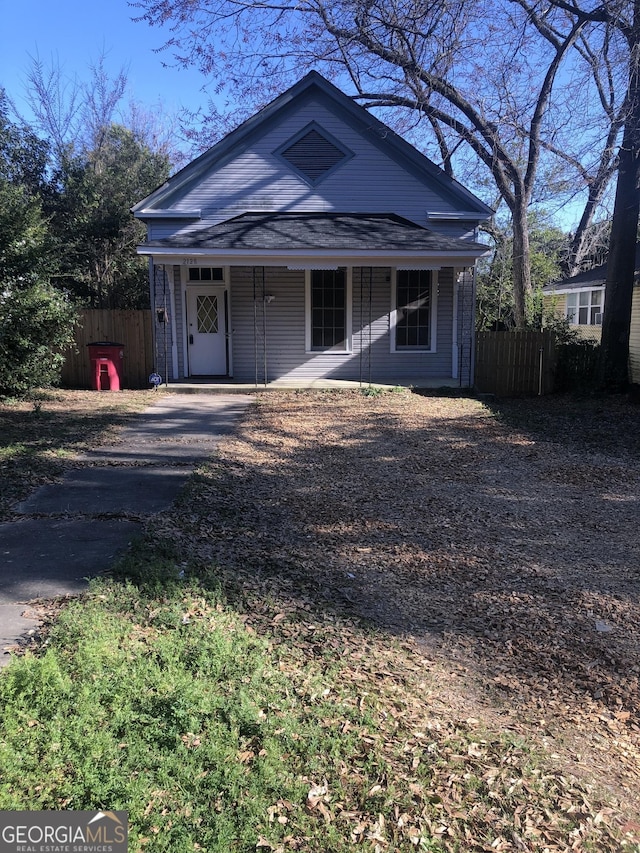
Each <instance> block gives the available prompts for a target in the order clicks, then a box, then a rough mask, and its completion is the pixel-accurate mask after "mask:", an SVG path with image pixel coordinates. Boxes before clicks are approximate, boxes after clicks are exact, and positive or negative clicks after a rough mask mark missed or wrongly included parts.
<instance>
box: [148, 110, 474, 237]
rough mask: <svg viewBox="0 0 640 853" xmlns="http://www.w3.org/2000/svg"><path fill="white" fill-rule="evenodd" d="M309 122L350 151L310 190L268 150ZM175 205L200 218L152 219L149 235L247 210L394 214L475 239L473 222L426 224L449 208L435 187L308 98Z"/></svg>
mask: <svg viewBox="0 0 640 853" xmlns="http://www.w3.org/2000/svg"><path fill="white" fill-rule="evenodd" d="M311 122H315V123H316V125H318V126H319V127H320V128H322V129H324V130H326V131H327V132H328V133H329V134H331V135H332V136H333V137H335V138H336V139H337V140H338V141H339V142H340V143H341V144H342V145H343V146H345V147H346V148H347V149H348V150H349V151H351V152H352V153H353V155H355V156H353V157H351V159H349V160H348V161H347V162H346V163H344V165H341V166H339V167H337V168H336V169H335V170H334V171H333V173H331V174H330V175H329V176H328V177H327V178H325V179H324V180H322V181H320V183H319V184H318V185H317V186H315V187H312V186H310V185H309V184H308V183H306V182H305V181H304V180H303V179H302V178H301V177H300V176H299V175H298V174H297V173H296V172H295V171H294V170H293V169H290V168H289V167H288V166H287V165H286V164H285V163H284V162H283V161H282V160H281V159H280V158H279V157H278V156H277V155H276V154H275V153H274V152H275V151H277V150H278V149H279V148H280V146H282V145H283V144H284V143H285V142H287V141H288V140H290V139H291V138H292V137H293V136H295V134H296V133H298V131H300V130H302V129H303V128H304V127H306V126H307V125H308V124H310V123H311ZM174 209H175V210H178V211H179V210H182V211H188V210H200V211H201V217H202V218H201V219H200V220H195V221H189V222H185V221H184V220H182V221H181V220H173V221H171V220H152V221H151V222H150V223H149V239H150V240H156V239H163V238H166V237H171V236H173V235H174V234H176V233H178V232H180V233H189V232H191V231H193V230H197V229H200V228H203V227H206V226H207V225H214V224H216V223H218V222H222V221H224V220H227V219H230V218H232V217H234V216H238V215H240V214H242V213H246V212H248V211H280V212H284V211H304V212H314V211H335V212H339V213H396V214H398V215H400V216H403V217H405V218H407V219H409V220H412V221H414V222H417V223H418V224H420V225H423V226H425V227H427V228H430V229H431V230H433V231H437V232H439V233H443V234H447V235H449V236H459V237H463V236H468V237H473V224H472V223H469V222H439V221H431V222H430V221H429V220H428V217H427V212H431V213H434V212H453V211H454V210H455V207H454V203H453V202H452V201H451V199H448V198H445V197H444V195H443V194H442V193H440V192H439V188H438V186H437V184H435V183H433V184H431V185H427V183H425V182H424V181H420V180H419V179H418V178H417V177H416V175H415V174H413V173H412V172H411V171H409V170H408V169H405V168H403V167H402V166H401V165H399V164H398V163H397V162H396V161H395V160H393V159H392V158H391V157H388V156H386V154H385V153H384V152H383V151H381V150H380V149H379V148H378V147H377V146H376V145H374V144H372V142H370V141H369V140H368V139H366V138H365V137H363V136H362V135H361V133H360V132H359V131H357V130H354V129H353V128H352V127H351V126H350V124H348V123H347V122H345V121H344V120H343V119H342V118H340V116H338V115H337V114H336V113H334V112H333V111H332V110H330V109H328V108H327V106H326V105H325V104H324V102H323V101H322V100H321V99H317V98H313V97H309V98H307V99H306V101H305V102H304V103H303V104H302V105H301V106H300V107H299V108H298V109H297V110H296V111H295V112H293V113H291V114H289V115H286V116H284V117H283V119H282V121H281V122H280V123H279V124H278V125H277V126H275V127H272V128H271V129H270V130H267V132H265V134H264V135H263V136H261V137H260V138H259V139H257V140H255V141H254V142H253V143H252V144H251V145H250V146H249V147H248V148H246V149H245V150H240V151H239V152H238V154H237V156H236V157H234V158H233V159H231V160H230V161H229V162H226V163H223V165H221V166H219V167H217V168H214V169H213V170H212V171H211V172H209V173H208V174H206V175H203V176H200V177H199V179H198V182H197V183H196V184H195V185H194V186H193V187H191V188H186V190H185V191H184V194H183V195H182V196H181V198H180V200H179V201H176V203H175V205H174Z"/></svg>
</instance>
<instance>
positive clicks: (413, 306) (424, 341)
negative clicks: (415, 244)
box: [392, 270, 435, 352]
mask: <svg viewBox="0 0 640 853" xmlns="http://www.w3.org/2000/svg"><path fill="white" fill-rule="evenodd" d="M394 302H395V304H394V305H393V309H394V311H395V325H394V330H393V333H394V337H393V341H392V344H393V349H394V350H395V351H396V352H403V351H416V350H424V351H431V350H433V349H435V346H434V344H435V341H434V328H433V324H434V318H435V311H434V294H433V273H432V271H431V270H398V271H397V273H396V286H395V300H394Z"/></svg>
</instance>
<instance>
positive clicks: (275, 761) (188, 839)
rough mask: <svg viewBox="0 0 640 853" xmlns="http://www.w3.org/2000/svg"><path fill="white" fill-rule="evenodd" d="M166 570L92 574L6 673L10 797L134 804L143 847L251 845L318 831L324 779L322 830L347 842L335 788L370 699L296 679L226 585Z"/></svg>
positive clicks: (5, 762)
mask: <svg viewBox="0 0 640 853" xmlns="http://www.w3.org/2000/svg"><path fill="white" fill-rule="evenodd" d="M161 574H162V572H161V571H159V572H158V571H156V573H155V576H153V577H151V579H150V584H149V586H148V587H147V588H139V587H137V586H134V585H132V584H131V583H122V584H120V583H117V582H112V583H105V584H102V585H101V586H96V587H95V588H94V591H93V593H92V594H91V595H89V596H88V597H87V599H86V600H82V601H78V602H74V603H72V604H71V605H70V606H69V607H68V608H66V609H65V610H64V611H63V613H62V615H61V617H60V620H59V622H58V624H57V625H56V627H55V628H54V630H53V631H52V633H51V635H50V637H49V640H48V643H47V648H46V651H44V653H43V654H42V655H41V656H39V657H38V656H34V655H27V656H25V657H24V658H21V659H17V660H16V661H14V663H13V664H12V665H11V666H10V667H9V669H8V671H7V672H5V673H4V674H3V677H2V678H1V679H0V706H1V707H2V711H1V712H0V714H1V721H2V723H1V726H2V731H3V736H2V739H1V740H0V778H1V782H0V809H20V808H28V809H63V808H69V809H94V808H100V807H104V808H107V807H108V808H113V809H124V810H127V811H128V812H129V817H130V822H131V827H132V836H131V838H132V840H131V849H132V850H137V849H147V850H153V851H158V853H159V852H160V851H171V853H176V851H182V850H198V849H200V850H207V851H229V850H239V851H240V850H254V849H255V846H256V844H257V843H258V841H259V840H260V838H262V839H263V841H264V843H265V844H266V843H267V840H270V843H271V842H273V844H274V846H275V845H276V844H277V843H282V841H283V839H284V838H285V837H287V836H292V833H293V835H295V837H299V838H304V837H306V834H307V829H306V828H305V824H307V823H309V824H310V825H311V826H310V828H311V829H313V828H314V825H317V823H318V817H316V815H313V814H308V813H307V794H308V792H309V791H311V790H313V789H314V788H315V789H318V786H319V787H320V789H322V786H323V785H325V786H326V793H325V794H322V796H321V797H320V800H319V801H318V803H317V804H315V806H314V808H317V810H318V811H317V815H318V816H319V818H320V825H321V827H322V838H323V839H324V841H323V842H322V844H329V845H330V849H332V850H343V849H345V850H346V849H349V847H348V844H347V845H346V846H345V842H344V838H343V834H342V832H341V830H339V829H338V828H337V827H336V826H335V823H334V822H333V820H332V821H331V822H327V821H326V820H325V818H324V817H322V813H323V811H324V809H325V808H326V809H328V806H324V800H323V798H324V797H325V796H326V795H328V792H329V791H330V792H331V794H330V797H329V796H328V797H327V801H328V800H329V799H332V800H336V798H337V799H338V800H340V799H341V798H342V797H343V794H344V790H345V788H347V787H348V782H347V780H346V779H344V780H343V778H342V776H343V775H344V774H343V773H342V774H341V768H344V767H345V766H346V763H347V762H349V763H352V762H353V759H354V755H355V754H357V755H360V747H361V743H360V738H359V736H358V733H359V731H360V728H361V727H362V726H366V725H367V724H369V725H370V724H371V720H370V719H369V718H368V716H367V713H366V712H365V713H363V712H361V711H359V710H358V708H357V707H355V708H354V707H353V706H345V707H341V706H340V699H339V697H337V696H335V694H331V691H330V690H327V688H326V685H327V684H329V683H330V679H329V678H328V676H325V678H324V679H323V680H322V681H317V677H311V678H309V677H307V676H305V679H304V687H303V689H302V692H300V690H299V689H296V686H295V685H293V684H292V682H291V679H290V678H289V677H288V676H287V675H286V674H285V673H283V672H281V671H280V670H279V669H278V666H277V664H278V661H277V656H274V655H273V652H270V651H269V643H268V641H267V640H265V639H264V638H260V637H258V636H257V635H256V634H255V633H252V632H251V631H249V630H247V627H246V626H245V624H244V623H243V621H242V620H241V619H240V618H239V617H238V616H237V615H236V614H234V613H232V612H231V611H229V610H228V609H227V608H225V606H224V604H223V602H222V601H221V600H220V596H219V594H217V593H216V592H212V591H210V590H208V591H207V590H204V589H203V588H202V587H201V586H200V585H199V584H198V583H197V582H194V581H186V582H183V581H179V580H174V581H168V580H166V579H165V582H164V583H163V584H162V589H161V590H160V588H159V585H158V584H159V577H160V576H161ZM174 574H175V573H174ZM302 700H304V701H302ZM348 720H350V721H351V722H350V727H351V729H350V732H351V733H349V732H348V731H345V732H342V729H344V728H345V723H346V721H348ZM362 760H363V761H364V762H365V763H370V759H369V758H368V757H367V756H366V755H362ZM379 772H384V770H383V769H382V770H380V771H379ZM310 811H311V812H313V811H314V809H310ZM327 813H328V812H327ZM317 843H318V844H319V843H320V841H318V842H317ZM308 849H323V847H321V846H318V847H315V846H314V845H313V843H312V845H311V846H310V847H309V848H308ZM324 849H327V848H326V847H325V848H324Z"/></svg>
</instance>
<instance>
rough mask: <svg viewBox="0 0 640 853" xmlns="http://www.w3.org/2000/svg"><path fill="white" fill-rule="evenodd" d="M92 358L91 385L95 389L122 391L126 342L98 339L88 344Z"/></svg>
mask: <svg viewBox="0 0 640 853" xmlns="http://www.w3.org/2000/svg"><path fill="white" fill-rule="evenodd" d="M87 346H88V347H89V358H90V359H91V387H92V388H93V390H94V391H120V389H121V388H122V375H123V373H122V365H123V363H124V344H116V343H113V342H112V341H96V342H94V343H91V344H87Z"/></svg>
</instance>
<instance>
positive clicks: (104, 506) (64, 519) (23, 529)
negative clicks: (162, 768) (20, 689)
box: [0, 393, 253, 666]
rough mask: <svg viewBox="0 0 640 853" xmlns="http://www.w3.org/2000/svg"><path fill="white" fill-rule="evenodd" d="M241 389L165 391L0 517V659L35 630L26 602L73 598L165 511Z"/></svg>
mask: <svg viewBox="0 0 640 853" xmlns="http://www.w3.org/2000/svg"><path fill="white" fill-rule="evenodd" d="M252 399H253V398H252V397H251V396H250V395H247V394H204V393H203V394H171V395H165V396H162V397H159V399H158V402H157V403H155V404H153V405H151V406H150V407H149V408H148V409H146V410H145V411H144V412H142V413H141V414H140V415H139V416H138V417H137V419H136V420H135V422H134V423H133V424H131V425H130V426H128V427H126V428H125V429H124V430H123V431H122V432H121V433H120V435H119V438H118V441H117V443H114V444H111V445H104V446H100V447H97V448H95V449H93V450H91V451H90V452H87V453H84V454H82V455H80V456H78V457H77V459H78V463H79V467H77V468H72V469H69V470H68V471H67V472H66V474H65V476H64V477H63V479H62V480H61V481H60V482H59V483H53V484H48V485H45V486H41V487H40V488H39V489H37V490H36V491H35V492H34V493H33V494H32V495H30V496H29V497H28V498H27V499H26V500H25V501H23V502H22V503H20V504H17V505H16V507H14V510H15V512H16V518H15V519H14V520H11V521H7V522H3V523H0V561H1V562H0V565H1V567H2V568H1V571H0V666H3V665H5V664H7V663H9V661H10V659H11V657H10V653H9V652H8V650H7V647H11V646H15V645H16V644H17V643H19V642H21V641H24V640H25V638H28V636H29V633H30V632H31V633H33V632H34V631H35V630H36V628H37V624H38V622H37V619H36V618H35V617H34V615H33V611H30V608H29V602H33V601H37V600H42V599H51V598H57V597H60V596H66V595H76V594H78V593H80V592H82V591H83V590H85V589H86V588H87V583H88V580H89V579H90V578H92V577H96V576H97V575H99V574H101V573H103V572H105V571H107V570H108V569H110V568H111V566H112V565H113V563H114V561H115V559H116V558H117V557H118V556H119V555H120V554H121V553H123V552H124V551H125V550H126V548H127V547H128V546H129V545H130V543H131V541H132V540H133V538H134V537H135V536H137V535H138V534H139V532H140V530H141V525H142V522H144V521H145V520H147V519H148V518H149V517H151V516H153V515H155V514H156V513H159V512H162V511H163V510H166V509H168V508H169V507H170V506H171V504H172V503H173V501H174V500H175V499H176V497H177V495H178V493H179V491H180V489H181V488H182V487H183V485H184V484H185V482H186V481H187V480H188V479H189V477H190V476H191V473H192V471H193V469H194V467H195V466H196V465H197V464H198V463H200V462H202V461H203V460H205V459H207V458H208V457H209V456H211V454H212V453H214V452H215V449H216V446H217V444H218V441H219V440H220V438H221V437H222V436H224V435H226V434H228V433H229V432H231V431H232V430H233V429H234V426H235V424H236V421H237V419H238V417H239V416H240V415H241V414H242V412H243V411H244V410H245V408H246V407H247V406H248V405H249V403H250V402H251V401H252Z"/></svg>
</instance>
